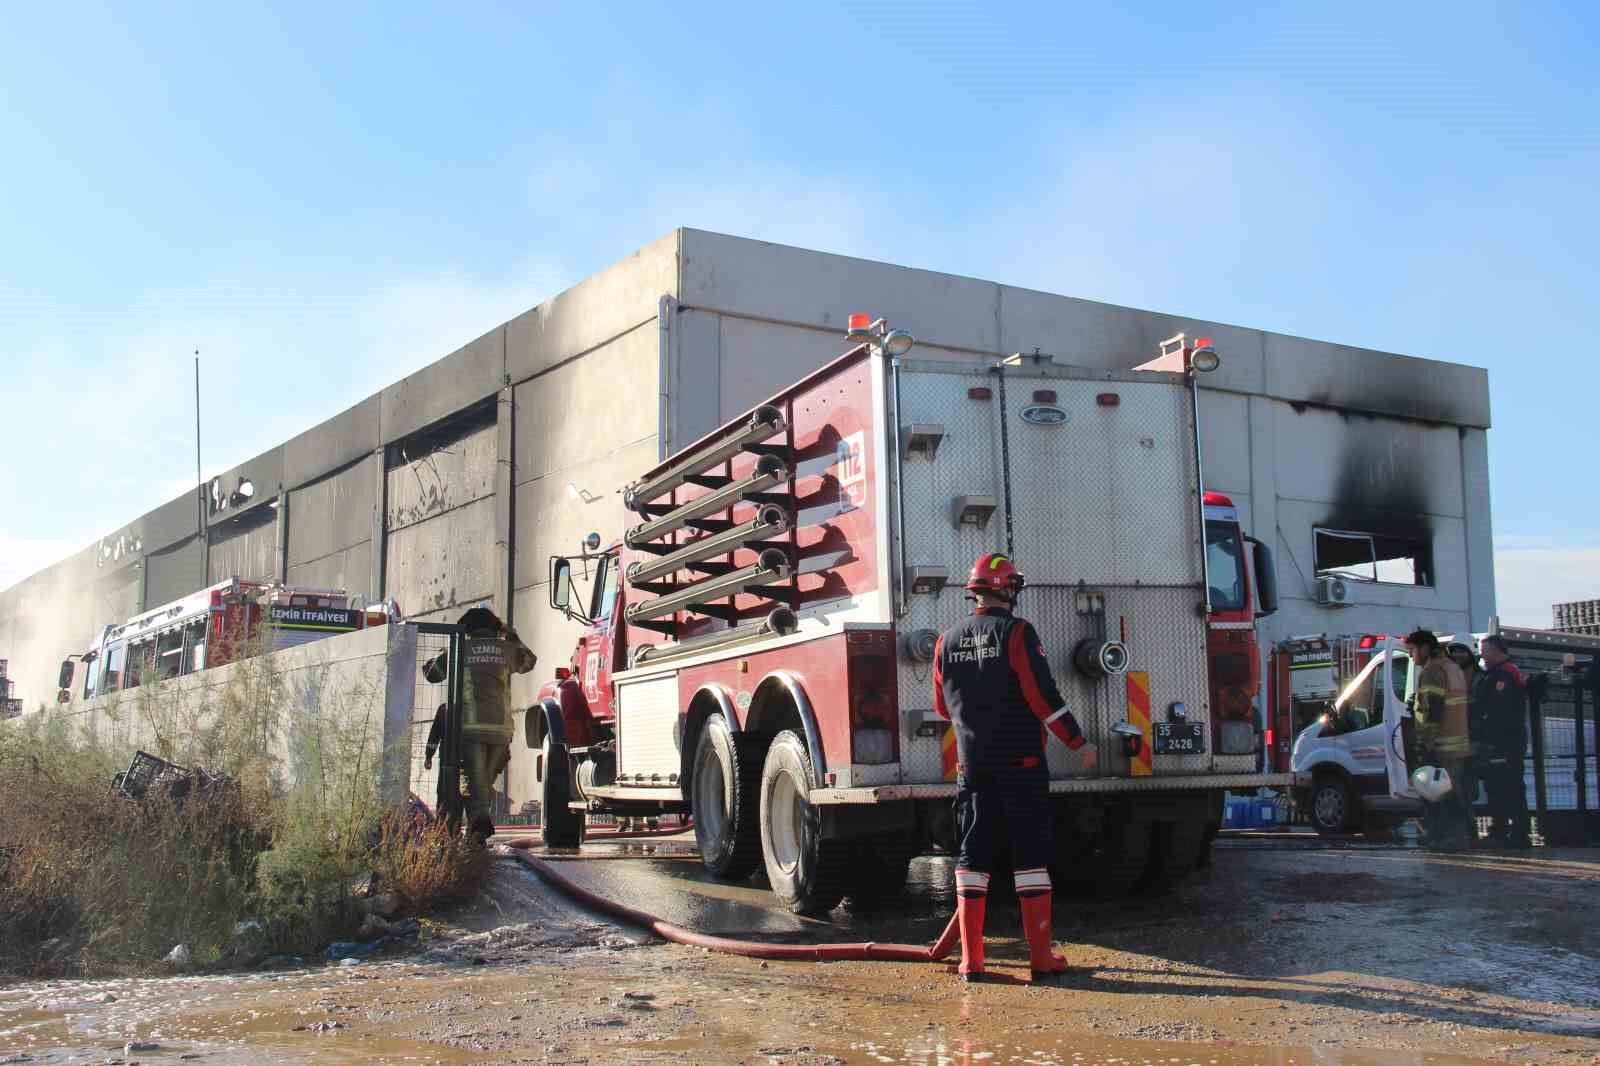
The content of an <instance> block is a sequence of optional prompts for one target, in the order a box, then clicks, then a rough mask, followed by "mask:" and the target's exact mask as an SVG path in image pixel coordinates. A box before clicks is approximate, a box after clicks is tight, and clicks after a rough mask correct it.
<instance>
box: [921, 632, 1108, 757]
mask: <svg viewBox="0 0 1600 1066" xmlns="http://www.w3.org/2000/svg"><path fill="white" fill-rule="evenodd" d="M933 701H934V709H935V710H936V711H937V712H938V713H939V714H940V715H942V716H944V717H945V718H948V719H950V721H951V722H952V723H953V724H954V726H955V731H956V753H957V756H958V757H959V759H960V761H961V769H962V771H963V772H964V773H967V774H969V775H970V774H973V773H993V772H997V771H1003V770H1006V769H1008V768H1011V767H1016V766H1029V765H1038V764H1039V763H1040V762H1042V761H1043V759H1044V729H1045V727H1048V728H1049V729H1050V731H1051V732H1053V733H1054V734H1055V735H1056V736H1057V737H1059V738H1060V739H1061V741H1062V743H1064V744H1066V745H1067V747H1069V748H1073V749H1077V748H1081V747H1083V743H1084V738H1083V732H1082V730H1080V729H1079V728H1078V723H1077V721H1076V720H1074V719H1073V717H1072V715H1071V714H1069V713H1067V712H1066V710H1065V709H1064V706H1065V703H1066V701H1065V700H1063V699H1062V698H1061V693H1060V691H1059V690H1057V688H1056V683H1055V678H1053V677H1051V676H1050V664H1049V663H1048V662H1046V661H1045V657H1044V649H1043V648H1042V647H1041V646H1040V644H1039V634H1038V633H1036V632H1035V631H1034V628H1033V626H1031V625H1029V624H1028V623H1027V622H1025V621H1023V620H1022V619H1020V618H1017V617H1015V616H1014V615H1012V613H1011V612H1010V611H1007V610H1003V609H1000V608H993V607H990V608H984V609H982V610H980V611H977V612H976V613H974V614H972V615H970V616H968V617H967V618H966V619H964V620H962V621H961V622H959V623H957V624H956V625H954V626H952V627H951V628H950V629H949V630H947V631H946V632H945V634H944V635H943V636H941V637H940V638H939V644H938V647H937V650H936V651H935V654H934V667H933Z"/></svg>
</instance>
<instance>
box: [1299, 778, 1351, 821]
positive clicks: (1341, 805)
mask: <svg viewBox="0 0 1600 1066" xmlns="http://www.w3.org/2000/svg"><path fill="white" fill-rule="evenodd" d="M1306 813H1307V814H1308V815H1310V817H1311V827H1312V828H1313V829H1315V830H1316V831H1317V832H1318V833H1319V834H1321V835H1322V836H1337V835H1339V834H1342V833H1350V832H1353V831H1354V830H1355V827H1356V824H1357V822H1358V820H1359V819H1360V817H1361V803H1360V801H1359V800H1358V799H1357V798H1356V794H1355V790H1354V789H1352V788H1351V787H1350V782H1349V780H1348V779H1346V778H1344V777H1342V776H1340V775H1338V774H1323V775H1322V776H1320V777H1317V778H1316V779H1315V780H1313V781H1312V782H1311V797H1310V799H1309V801H1308V802H1307V804H1306Z"/></svg>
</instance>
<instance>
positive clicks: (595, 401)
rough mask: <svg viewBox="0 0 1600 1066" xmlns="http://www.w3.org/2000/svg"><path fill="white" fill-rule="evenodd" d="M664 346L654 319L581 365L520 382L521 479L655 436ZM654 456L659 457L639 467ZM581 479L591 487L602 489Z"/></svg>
mask: <svg viewBox="0 0 1600 1066" xmlns="http://www.w3.org/2000/svg"><path fill="white" fill-rule="evenodd" d="M657 345H658V337H657V331H656V326H655V323H654V321H653V320H652V321H651V322H650V323H649V324H647V325H645V326H641V327H639V328H637V329H635V330H633V331H632V332H630V333H628V334H626V335H625V336H622V337H619V338H617V339H616V340H614V341H612V342H611V343H609V344H606V345H605V346H604V347H601V348H598V349H596V350H595V351H592V352H590V353H589V354H587V355H585V356H584V357H583V358H581V359H579V360H576V361H575V362H572V363H569V364H567V365H566V366H562V367H559V368H557V369H556V370H553V371H551V372H550V373H548V374H542V375H540V376H539V377H537V378H534V379H533V380H531V381H528V382H524V383H523V384H521V385H518V386H517V389H516V402H517V440H516V480H517V482H518V483H519V484H520V483H522V482H524V481H529V480H532V479H535V478H540V477H544V476H546V475H549V474H552V473H559V472H561V471H567V470H571V469H572V468H573V467H574V466H576V465H577V464H579V463H583V462H587V461H588V460H590V459H593V458H595V457H597V456H604V455H607V454H609V453H610V452H613V451H615V450H616V449H617V448H619V447H622V446H625V445H628V444H632V443H634V442H636V441H639V440H642V439H643V438H645V437H649V438H651V439H654V437H655V435H656V421H657V418H658V410H659V409H658V407H657V386H656V382H657V380H658V378H657V375H658V371H659V367H660V357H659V354H658V347H657ZM653 461H654V458H653V457H652V461H651V462H650V463H645V464H643V465H642V466H641V467H640V470H644V469H646V468H647V467H649V466H651V465H653ZM563 484H565V479H563ZM578 484H579V485H580V487H583V488H586V489H588V490H589V491H590V492H600V491H601V489H600V488H599V487H597V486H593V485H585V484H584V483H583V482H581V481H580V482H579V483H578ZM519 528H520V527H519Z"/></svg>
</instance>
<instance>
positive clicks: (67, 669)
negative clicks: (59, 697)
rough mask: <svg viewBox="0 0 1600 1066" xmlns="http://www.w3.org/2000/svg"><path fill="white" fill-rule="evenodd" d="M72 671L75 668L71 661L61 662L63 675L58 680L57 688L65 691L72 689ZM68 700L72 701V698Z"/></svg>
mask: <svg viewBox="0 0 1600 1066" xmlns="http://www.w3.org/2000/svg"><path fill="white" fill-rule="evenodd" d="M72 669H73V666H72V660H71V659H62V660H61V673H60V675H59V676H58V677H57V678H56V688H58V689H63V690H67V689H71V688H72ZM68 698H69V699H70V698H71V697H68Z"/></svg>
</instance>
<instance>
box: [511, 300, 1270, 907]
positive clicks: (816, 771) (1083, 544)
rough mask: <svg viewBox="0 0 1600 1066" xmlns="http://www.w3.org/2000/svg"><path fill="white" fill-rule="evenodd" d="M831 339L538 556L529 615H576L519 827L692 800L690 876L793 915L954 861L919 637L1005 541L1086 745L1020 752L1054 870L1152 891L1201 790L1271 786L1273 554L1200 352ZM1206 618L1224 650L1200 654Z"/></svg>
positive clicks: (1191, 823) (862, 336)
mask: <svg viewBox="0 0 1600 1066" xmlns="http://www.w3.org/2000/svg"><path fill="white" fill-rule="evenodd" d="M850 336H851V338H852V340H853V341H855V342H856V343H855V345H854V347H852V348H851V349H850V350H849V351H847V352H845V353H844V354H843V355H842V356H840V357H839V358H837V359H836V360H834V361H833V362H831V363H829V364H827V365H826V366H824V367H822V368H821V369H820V370H818V371H816V372H815V373H813V374H811V375H809V376H807V377H805V378H803V379H802V380H800V381H798V382H796V383H795V384H793V385H791V386H789V387H788V388H786V389H784V390H783V391H782V392H780V393H779V394H778V395H776V396H774V397H773V398H771V399H770V400H769V401H767V402H766V403H763V404H760V405H759V406H757V407H756V408H755V409H754V410H752V411H750V412H749V413H748V414H747V415H745V416H744V417H742V418H739V419H737V420H735V421H734V422H732V423H729V424H727V425H725V426H723V427H722V428H720V429H717V430H715V431H713V432H712V433H710V434H709V435H707V436H706V437H704V438H702V439H701V440H699V441H697V442H696V443H694V444H692V445H690V446H689V447H687V448H685V449H683V450H682V451H681V452H680V453H679V454H677V455H675V456H673V457H671V458H669V459H667V460H666V461H665V462H663V463H662V464H660V465H658V466H656V467H655V468H653V469H650V470H647V471H644V472H642V473H641V475H640V476H639V477H638V478H637V479H636V480H635V481H633V482H632V483H631V484H630V485H629V487H628V488H627V489H626V490H625V492H624V501H625V503H626V505H627V507H628V508H629V509H630V510H631V511H632V512H633V513H634V514H635V515H637V516H638V519H637V524H635V525H633V526H632V527H631V528H629V529H627V530H625V531H622V534H621V537H620V542H618V543H613V544H611V545H609V546H603V545H604V543H605V542H604V541H603V540H602V538H601V537H600V536H599V535H598V534H591V535H590V537H589V538H588V539H587V541H586V543H585V545H584V549H583V551H582V552H581V553H579V554H578V555H575V556H556V557H553V558H552V559H551V561H550V575H549V576H550V582H549V589H550V603H551V606H552V607H553V608H554V609H556V610H558V611H561V612H563V613H564V614H566V615H567V616H568V617H570V618H575V619H577V620H579V621H580V622H581V623H582V624H583V633H582V636H581V637H580V639H579V640H578V643H577V647H576V648H575V650H574V653H573V656H572V660H571V663H570V665H569V666H566V667H561V668H558V669H557V670H556V671H555V676H554V678H552V679H551V680H549V681H548V682H546V683H545V684H544V685H543V686H542V687H541V689H540V691H539V696H538V700H537V704H536V706H534V707H533V708H532V709H531V710H530V711H529V712H528V713H527V716H526V722H525V741H526V743H527V745H528V746H529V747H530V748H531V749H533V750H534V751H535V752H537V755H536V756H535V775H534V776H535V781H536V783H537V787H538V790H539V797H538V798H539V799H540V801H541V803H542V807H543V819H542V824H543V829H542V833H543V835H544V839H545V842H546V843H547V844H549V845H551V846H558V847H572V846H576V845H578V844H579V843H581V840H582V837H583V831H584V818H585V815H586V814H587V813H590V812H609V813H612V814H616V815H623V816H629V815H641V814H644V815H648V814H658V813H661V812H666V811H677V812H689V813H692V815H693V817H694V825H695V835H696V842H697V845H698V849H699V852H700V855H701V858H702V861H703V862H704V864H705V866H706V867H707V869H708V870H710V871H711V872H712V873H713V874H715V875H717V876H719V877H724V878H742V877H744V876H746V875H749V874H751V873H754V872H755V870H756V869H757V868H758V867H764V868H765V871H766V874H767V878H768V880H769V882H770V884H771V886H772V889H773V891H774V892H775V893H776V895H777V896H778V897H779V898H780V899H781V900H782V901H783V902H784V903H785V904H786V905H787V906H789V907H790V908H791V909H793V910H795V911H796V912H799V913H806V914H817V913H822V912H826V911H828V910H830V909H831V908H832V907H833V906H835V905H836V904H838V903H839V902H840V900H841V899H842V898H846V897H848V898H849V899H851V900H852V902H853V903H854V904H856V905H864V904H869V903H872V902H877V901H881V900H883V899H884V898H886V897H888V896H890V895H891V894H893V893H895V892H896V891H898V890H899V888H900V887H901V886H902V885H903V883H904V880H905V877H906V871H907V866H908V864H909V862H910V860H911V858H912V857H913V855H915V854H917V853H919V852H920V851H922V850H924V849H927V848H930V847H932V848H942V849H944V850H946V851H950V852H954V851H955V850H956V842H957V829H956V820H955V816H954V812H953V809H952V801H953V800H954V799H955V798H956V795H957V792H958V781H957V764H958V742H957V737H956V734H955V733H954V732H953V730H952V727H951V724H950V723H949V722H947V721H946V720H945V719H944V718H942V717H940V715H939V714H938V712H937V710H936V707H935V705H934V700H933V698H932V693H933V686H932V684H931V679H932V674H933V670H934V659H935V649H936V646H937V643H938V636H939V633H940V632H942V631H944V630H947V629H949V628H950V627H951V626H952V625H954V624H955V623H957V622H958V621H959V620H960V619H962V617H963V616H965V615H966V614H967V609H966V604H965V602H964V595H963V593H962V591H961V588H960V584H961V583H960V581H959V580H958V581H955V582H952V581H951V580H950V575H951V574H952V573H956V574H960V573H963V572H964V571H965V569H966V567H967V566H968V565H969V562H970V560H972V559H974V558H976V557H978V556H979V555H981V554H983V553H985V552H989V551H995V550H1000V551H1002V552H1003V554H1005V555H1006V556H1008V557H1011V558H1022V559H1026V560H1027V565H1028V574H1029V584H1028V589H1029V593H1028V595H1029V614H1030V617H1031V619H1032V621H1033V624H1034V626H1035V628H1036V629H1037V632H1038V635H1039V636H1040V637H1041V638H1042V642H1043V646H1044V647H1046V648H1048V649H1051V651H1052V653H1064V654H1061V657H1060V658H1058V659H1056V660H1055V661H1054V663H1053V666H1054V668H1055V673H1056V675H1057V676H1058V677H1059V678H1060V679H1061V681H1062V689H1061V696H1062V699H1063V702H1064V705H1065V706H1067V707H1069V708H1070V709H1071V711H1072V714H1073V715H1074V716H1075V718H1076V720H1077V722H1078V723H1079V726H1080V728H1081V731H1082V734H1083V735H1084V736H1085V737H1086V738H1087V740H1089V741H1090V742H1093V743H1095V744H1096V745H1097V746H1098V748H1099V750H1100V758H1099V759H1098V760H1097V761H1096V763H1095V764H1094V765H1093V766H1086V765H1084V764H1083V761H1082V760H1081V759H1080V758H1079V757H1078V756H1077V755H1076V754H1074V753H1073V752H1071V751H1069V750H1068V748H1067V747H1066V746H1065V745H1050V746H1049V747H1048V748H1046V749H1045V750H1044V752H1043V765H1042V766H1041V768H1040V773H1041V774H1042V776H1043V777H1044V779H1045V780H1046V782H1047V784H1046V785H1045V788H1046V789H1047V796H1048V799H1047V800H1046V801H1045V808H1046V811H1045V813H1046V816H1047V817H1048V818H1049V820H1050V821H1051V831H1052V832H1051V836H1052V845H1051V847H1050V849H1049V854H1048V855H1047V856H1046V860H1045V862H1044V865H1045V867H1046V868H1047V869H1048V870H1049V877H1050V881H1051V883H1052V884H1053V885H1054V886H1056V887H1057V888H1058V889H1064V890H1068V891H1072V892H1081V893H1095V894H1101V895H1111V896H1114V895H1120V894H1122V893H1126V892H1128V891H1131V890H1133V889H1135V888H1136V887H1140V886H1144V885H1150V886H1157V887H1159V886H1164V885H1170V884H1172V883H1174V882H1176V881H1178V880H1180V879H1181V878H1183V877H1184V876H1185V875H1187V874H1188V873H1189V872H1190V871H1191V870H1192V869H1193V868H1194V867H1195V865H1196V864H1197V863H1199V862H1200V861H1202V858H1203V854H1204V850H1205V848H1206V847H1207V845H1208V841H1209V835H1208V830H1210V829H1213V828H1214V827H1215V826H1216V825H1217V824H1219V822H1220V819H1221V808H1222V797H1223V794H1224V792H1225V791H1226V790H1228V789H1253V788H1257V787H1260V786H1270V785H1287V784H1291V783H1293V781H1294V780H1295V778H1294V775H1293V774H1290V773H1263V772H1260V771H1259V770H1258V759H1259V752H1260V748H1261V735H1260V731H1259V729H1258V727H1257V726H1256V725H1255V723H1254V720H1253V716H1252V715H1251V714H1250V713H1249V708H1248V705H1249V699H1250V696H1252V695H1253V693H1254V671H1251V670H1250V669H1249V664H1250V663H1251V662H1255V663H1259V654H1257V653H1255V652H1254V648H1255V644H1254V633H1253V625H1254V623H1253V619H1254V618H1255V617H1258V616H1260V615H1264V614H1267V613H1270V611H1271V610H1272V609H1273V607H1274V603H1273V600H1274V595H1273V591H1272V582H1271V579H1270V574H1271V559H1270V555H1269V554H1268V552H1267V550H1266V548H1265V546H1263V545H1260V544H1259V543H1255V542H1250V541H1248V539H1247V538H1244V537H1243V535H1242V533H1241V532H1240V531H1239V528H1238V522H1237V516H1236V515H1233V514H1232V507H1231V503H1228V502H1227V501H1225V498H1220V497H1210V498H1208V497H1207V496H1206V494H1205V493H1204V492H1203V488H1202V482H1201V469H1200V459H1199V456H1200V450H1199V445H1200V429H1199V425H1198V417H1197V415H1198V412H1197V407H1198V404H1197V402H1196V388H1197V386H1196V375H1197V374H1200V373H1205V372H1208V371H1210V370H1213V369H1215V368H1216V366H1217V365H1218V356H1217V354H1216V352H1215V351H1214V350H1212V348H1211V346H1210V344H1209V342H1205V341H1200V342H1195V343H1190V342H1188V341H1186V340H1185V339H1184V338H1182V337H1178V338H1174V339H1173V341H1171V342H1169V343H1168V344H1166V345H1164V346H1163V352H1162V355H1161V358H1160V359H1159V360H1157V363H1159V364H1160V365H1159V366H1156V365H1155V364H1150V366H1151V367H1152V368H1151V369H1144V368H1141V369H1138V370H1133V371H1120V372H1113V371H1103V370H1086V369H1081V368H1076V367H1071V366H1066V365H1061V364H1057V363H1056V362H1054V361H1053V360H1052V359H1051V358H1050V357H1048V356H1042V355H1037V354H1035V355H1032V356H1014V357H1011V358H1010V359H1006V360H1001V361H999V362H994V363H980V362H977V361H965V362H941V361H934V360H920V359H912V358H909V357H908V356H909V353H910V351H911V348H912V345H913V342H912V338H911V336H910V335H909V334H908V333H906V332H905V331H902V330H892V329H889V328H888V326H887V325H886V324H885V323H884V322H883V321H882V320H876V321H873V320H871V319H870V318H869V317H868V316H864V315H852V316H850ZM575 569H581V571H582V573H583V576H584V578H586V579H587V580H588V581H589V582H590V594H589V597H588V601H587V604H586V605H585V606H584V607H583V608H579V607H577V606H575V596H574V591H575V588H576V581H577V579H576V578H575V574H574V571H575ZM1214 633H1217V634H1223V635H1226V636H1227V645H1228V647H1227V649H1226V650H1227V651H1228V652H1229V653H1230V654H1234V653H1242V654H1243V656H1244V669H1243V670H1239V669H1237V667H1238V666H1239V665H1240V664H1239V663H1236V662H1229V663H1228V664H1227V667H1228V669H1227V671H1216V670H1213V669H1212V666H1213V660H1214V658H1215V657H1216V656H1215V653H1214V652H1213V651H1212V649H1211V645H1212V642H1213V634H1214ZM1222 675H1225V676H1222ZM1235 675H1238V676H1235ZM1240 693H1243V694H1244V698H1243V707H1244V714H1243V715H1242V716H1237V715H1235V713H1234V712H1235V711H1236V710H1238V708H1237V707H1236V706H1235V705H1236V704H1238V703H1239V701H1240Z"/></svg>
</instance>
